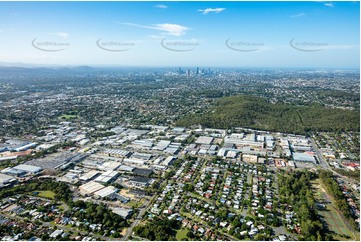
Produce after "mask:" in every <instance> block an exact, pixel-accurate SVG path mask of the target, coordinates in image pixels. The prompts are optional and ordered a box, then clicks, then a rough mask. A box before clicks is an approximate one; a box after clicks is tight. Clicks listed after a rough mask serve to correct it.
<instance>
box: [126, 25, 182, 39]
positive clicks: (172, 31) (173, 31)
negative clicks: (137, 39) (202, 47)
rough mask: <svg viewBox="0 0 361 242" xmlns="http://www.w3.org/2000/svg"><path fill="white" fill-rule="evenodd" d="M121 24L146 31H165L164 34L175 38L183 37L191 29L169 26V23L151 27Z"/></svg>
mask: <svg viewBox="0 0 361 242" xmlns="http://www.w3.org/2000/svg"><path fill="white" fill-rule="evenodd" d="M121 24H124V25H129V26H135V27H139V28H145V29H155V30H160V31H163V34H169V35H173V36H182V35H184V34H185V33H186V31H187V30H188V29H189V28H188V27H185V26H182V25H179V24H169V23H164V24H153V25H150V26H148V25H139V24H133V23H121Z"/></svg>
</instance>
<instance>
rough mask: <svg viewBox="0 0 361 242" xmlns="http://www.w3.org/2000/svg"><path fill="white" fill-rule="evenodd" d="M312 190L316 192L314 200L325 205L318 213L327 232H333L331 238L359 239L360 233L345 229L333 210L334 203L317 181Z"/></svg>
mask: <svg viewBox="0 0 361 242" xmlns="http://www.w3.org/2000/svg"><path fill="white" fill-rule="evenodd" d="M313 185H314V188H315V192H316V194H315V195H316V199H317V200H318V201H319V202H320V203H323V204H325V205H326V209H325V210H322V211H320V210H319V211H318V213H319V215H321V216H322V217H323V218H324V220H325V221H326V223H327V224H328V227H329V230H331V231H332V232H334V233H335V234H333V238H334V239H335V240H355V239H356V240H358V238H360V233H358V232H356V231H351V230H349V229H348V228H347V226H346V224H345V223H344V221H343V219H342V218H341V215H340V214H339V212H338V211H337V210H336V209H335V205H334V204H333V203H334V201H333V199H332V198H330V197H329V196H328V194H327V192H326V191H325V190H324V188H323V187H322V184H321V183H320V181H319V180H318V179H317V180H316V181H315V182H314V183H313Z"/></svg>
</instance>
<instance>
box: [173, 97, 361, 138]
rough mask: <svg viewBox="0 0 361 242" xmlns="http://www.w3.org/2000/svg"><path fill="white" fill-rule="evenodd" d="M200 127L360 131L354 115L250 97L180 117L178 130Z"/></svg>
mask: <svg viewBox="0 0 361 242" xmlns="http://www.w3.org/2000/svg"><path fill="white" fill-rule="evenodd" d="M193 124H201V125H203V126H205V127H209V128H230V127H244V128H254V129H260V130H269V131H277V132H288V133H306V132H308V131H339V130H354V131H359V129H360V114H359V112H358V111H353V110H342V109H329V108H325V107H323V106H321V105H310V106H297V105H292V104H280V103H276V104H272V103H269V102H267V101H266V100H265V99H263V98H259V97H254V96H243V95H242V96H231V97H222V98H219V99H218V100H217V101H216V102H215V104H214V105H213V107H211V108H210V110H208V112H206V113H204V114H192V115H187V116H184V117H181V118H180V119H179V120H178V121H177V125H179V126H190V125H193Z"/></svg>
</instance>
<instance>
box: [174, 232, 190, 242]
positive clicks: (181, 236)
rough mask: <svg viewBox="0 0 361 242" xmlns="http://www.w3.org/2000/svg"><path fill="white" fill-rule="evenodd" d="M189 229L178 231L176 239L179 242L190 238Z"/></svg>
mask: <svg viewBox="0 0 361 242" xmlns="http://www.w3.org/2000/svg"><path fill="white" fill-rule="evenodd" d="M188 231H189V230H188V229H180V230H177V234H176V236H175V237H176V238H177V240H178V241H179V240H182V239H186V238H188V237H187V233H188Z"/></svg>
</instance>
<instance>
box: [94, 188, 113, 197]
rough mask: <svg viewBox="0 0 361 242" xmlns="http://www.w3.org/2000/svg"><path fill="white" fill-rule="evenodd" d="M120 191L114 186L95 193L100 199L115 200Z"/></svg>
mask: <svg viewBox="0 0 361 242" xmlns="http://www.w3.org/2000/svg"><path fill="white" fill-rule="evenodd" d="M117 191H118V189H117V188H115V187H113V186H109V187H105V188H103V189H100V190H98V191H96V192H95V193H94V196H95V197H98V198H110V199H113V198H115V194H116V193H117Z"/></svg>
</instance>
